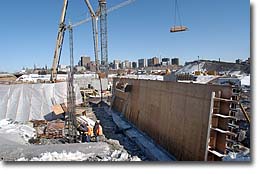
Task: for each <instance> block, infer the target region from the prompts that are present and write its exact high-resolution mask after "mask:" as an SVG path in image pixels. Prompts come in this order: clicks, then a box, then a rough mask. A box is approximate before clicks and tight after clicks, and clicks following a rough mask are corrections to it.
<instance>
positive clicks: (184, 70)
mask: <svg viewBox="0 0 260 174" xmlns="http://www.w3.org/2000/svg"><path fill="white" fill-rule="evenodd" d="M204 65H205V62H201V63H199V70H200V71H205V70H206V69H203V67H204ZM195 71H198V64H197V63H191V64H189V65H186V66H184V67H183V68H181V69H179V70H178V71H177V72H176V74H182V73H190V74H191V73H194V72H195Z"/></svg>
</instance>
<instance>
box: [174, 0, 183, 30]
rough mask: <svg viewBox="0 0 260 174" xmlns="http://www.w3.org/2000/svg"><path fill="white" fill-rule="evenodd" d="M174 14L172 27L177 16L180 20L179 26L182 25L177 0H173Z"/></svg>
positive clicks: (175, 22)
mask: <svg viewBox="0 0 260 174" xmlns="http://www.w3.org/2000/svg"><path fill="white" fill-rule="evenodd" d="M174 5H175V15H174V27H175V26H176V24H177V17H178V19H179V22H180V26H181V27H182V20H181V16H180V9H179V5H178V0H175V4H174Z"/></svg>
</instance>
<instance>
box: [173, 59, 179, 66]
mask: <svg viewBox="0 0 260 174" xmlns="http://www.w3.org/2000/svg"><path fill="white" fill-rule="evenodd" d="M172 65H177V66H179V58H173V59H172Z"/></svg>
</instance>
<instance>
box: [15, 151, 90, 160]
mask: <svg viewBox="0 0 260 174" xmlns="http://www.w3.org/2000/svg"><path fill="white" fill-rule="evenodd" d="M93 155H94V153H89V154H85V153H82V152H79V151H76V152H75V153H72V152H66V151H63V152H62V153H58V152H46V153H41V156H40V157H33V158H32V159H26V158H24V157H22V158H19V159H18V160H17V161H85V160H87V159H88V158H89V157H91V156H93Z"/></svg>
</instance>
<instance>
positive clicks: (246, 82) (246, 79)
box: [241, 75, 250, 86]
mask: <svg viewBox="0 0 260 174" xmlns="http://www.w3.org/2000/svg"><path fill="white" fill-rule="evenodd" d="M241 85H242V86H243V85H246V86H250V75H248V76H243V77H242V78H241Z"/></svg>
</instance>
